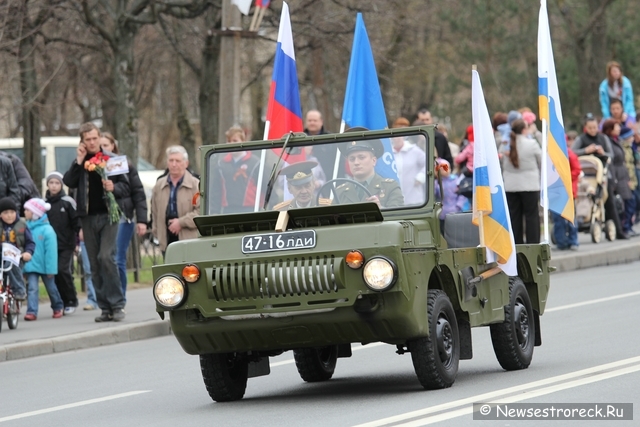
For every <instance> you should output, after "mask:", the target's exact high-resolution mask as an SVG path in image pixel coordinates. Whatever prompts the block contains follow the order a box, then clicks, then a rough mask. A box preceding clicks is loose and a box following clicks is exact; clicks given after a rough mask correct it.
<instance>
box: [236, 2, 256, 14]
mask: <svg viewBox="0 0 640 427" xmlns="http://www.w3.org/2000/svg"><path fill="white" fill-rule="evenodd" d="M252 1H253V0H231V4H235V5H236V6H238V9H240V12H242V14H243V15H248V14H249V10H250V9H251V2H252Z"/></svg>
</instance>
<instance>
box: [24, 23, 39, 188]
mask: <svg viewBox="0 0 640 427" xmlns="http://www.w3.org/2000/svg"><path fill="white" fill-rule="evenodd" d="M34 44H35V40H34V36H32V35H29V36H26V37H23V38H22V39H20V50H19V58H20V59H19V62H20V89H21V92H22V135H23V138H24V164H25V166H26V168H27V170H28V171H29V172H30V173H31V177H32V178H33V181H34V182H35V183H36V186H37V187H38V188H40V183H41V182H42V178H43V176H42V174H43V172H44V171H43V170H42V163H43V162H42V155H41V153H40V111H39V106H38V103H37V100H36V96H37V94H38V83H37V79H36V65H35V57H34V48H35V47H34Z"/></svg>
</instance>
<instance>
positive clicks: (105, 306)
mask: <svg viewBox="0 0 640 427" xmlns="http://www.w3.org/2000/svg"><path fill="white" fill-rule="evenodd" d="M79 133H80V144H79V145H78V148H77V150H76V159H75V160H74V161H73V163H71V167H70V168H69V170H68V171H67V173H65V174H64V178H63V182H64V183H65V185H67V186H68V187H69V188H71V189H77V191H76V203H77V205H78V216H79V217H80V218H81V220H82V233H83V236H84V243H85V246H86V247H87V255H89V263H90V264H91V272H92V275H91V279H92V281H93V285H94V287H95V290H96V299H97V302H98V307H100V309H101V310H102V313H101V314H100V316H98V317H96V318H95V321H96V322H109V321H112V320H113V321H116V322H120V321H122V320H124V317H125V313H124V305H125V299H124V295H123V294H122V286H121V284H120V276H119V275H118V267H117V265H116V238H117V236H118V223H117V222H116V223H115V224H112V223H111V222H110V221H109V210H108V208H107V204H106V199H107V192H111V193H113V195H114V196H115V199H116V201H117V202H118V204H120V199H121V198H123V197H126V196H127V195H128V194H129V192H130V188H129V182H128V180H127V178H126V177H127V175H126V174H122V175H115V176H111V177H109V179H102V178H101V177H100V175H99V174H98V173H97V172H95V171H93V172H89V171H87V170H86V169H85V167H84V162H85V161H87V160H89V159H91V158H92V157H93V156H95V155H96V154H97V153H99V152H103V153H104V154H106V155H108V156H110V157H111V156H113V154H112V153H110V152H107V151H103V150H102V149H101V148H100V129H98V127H97V126H96V125H94V124H93V123H84V124H83V125H82V126H80V131H79Z"/></svg>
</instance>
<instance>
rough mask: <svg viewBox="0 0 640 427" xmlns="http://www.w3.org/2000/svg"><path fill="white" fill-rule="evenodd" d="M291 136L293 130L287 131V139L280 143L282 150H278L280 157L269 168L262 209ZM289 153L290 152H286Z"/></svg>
mask: <svg viewBox="0 0 640 427" xmlns="http://www.w3.org/2000/svg"><path fill="white" fill-rule="evenodd" d="M292 136H293V132H289V134H288V135H287V139H285V140H284V144H282V151H280V157H278V161H277V162H276V164H275V165H274V166H273V169H272V170H271V177H270V178H269V183H268V184H267V190H266V191H265V193H264V205H263V206H262V210H264V211H266V210H267V204H268V203H269V198H270V197H271V191H272V190H273V184H275V182H276V177H277V176H278V167H279V166H280V162H281V161H282V156H284V150H286V148H287V144H288V143H289V139H291V137H292ZM287 154H290V153H287Z"/></svg>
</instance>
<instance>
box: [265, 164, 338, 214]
mask: <svg viewBox="0 0 640 427" xmlns="http://www.w3.org/2000/svg"><path fill="white" fill-rule="evenodd" d="M317 166H318V162H310V161H308V162H298V163H293V164H291V165H289V166H287V167H285V168H282V170H280V173H281V174H282V175H284V176H286V177H287V188H288V189H289V192H290V193H291V195H292V196H293V199H290V200H285V201H284V202H281V203H278V204H277V205H275V206H274V207H273V209H274V210H277V211H286V210H289V209H300V208H308V207H312V206H316V192H315V190H316V179H315V177H314V176H313V168H315V167H317ZM318 204H319V205H320V206H325V205H330V204H331V200H329V199H324V198H320V200H319V201H318Z"/></svg>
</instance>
